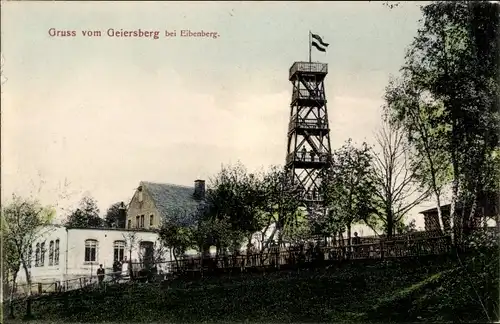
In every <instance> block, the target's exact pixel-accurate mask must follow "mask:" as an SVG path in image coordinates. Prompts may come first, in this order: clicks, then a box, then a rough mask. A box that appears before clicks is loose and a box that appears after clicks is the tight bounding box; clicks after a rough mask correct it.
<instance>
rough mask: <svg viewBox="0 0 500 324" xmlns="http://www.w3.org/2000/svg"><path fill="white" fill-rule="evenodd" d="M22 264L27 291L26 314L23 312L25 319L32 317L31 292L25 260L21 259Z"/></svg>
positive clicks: (29, 277) (29, 275) (29, 276)
mask: <svg viewBox="0 0 500 324" xmlns="http://www.w3.org/2000/svg"><path fill="white" fill-rule="evenodd" d="M22 264H23V268H24V273H25V275H26V284H27V285H28V293H27V296H26V314H25V316H24V317H25V319H32V318H33V314H32V312H31V301H32V300H31V296H32V293H31V274H30V272H29V270H28V265H27V264H26V262H25V261H24V260H23V261H22Z"/></svg>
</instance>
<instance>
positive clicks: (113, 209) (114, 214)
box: [104, 202, 125, 228]
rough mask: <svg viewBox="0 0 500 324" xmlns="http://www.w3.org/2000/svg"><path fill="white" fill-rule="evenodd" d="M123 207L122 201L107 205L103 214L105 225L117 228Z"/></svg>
mask: <svg viewBox="0 0 500 324" xmlns="http://www.w3.org/2000/svg"><path fill="white" fill-rule="evenodd" d="M124 208H125V205H124V203H123V202H116V203H114V204H112V205H111V206H109V208H108V210H107V211H106V215H105V216H104V224H105V226H106V227H111V228H118V227H119V226H120V222H121V220H120V219H121V217H122V216H123V215H122V212H123V210H124Z"/></svg>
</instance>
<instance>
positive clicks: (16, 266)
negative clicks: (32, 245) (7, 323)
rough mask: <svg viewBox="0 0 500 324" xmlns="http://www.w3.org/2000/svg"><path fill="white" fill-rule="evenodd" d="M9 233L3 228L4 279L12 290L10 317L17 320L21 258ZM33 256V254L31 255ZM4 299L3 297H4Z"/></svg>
mask: <svg viewBox="0 0 500 324" xmlns="http://www.w3.org/2000/svg"><path fill="white" fill-rule="evenodd" d="M11 235H12V234H11V233H9V231H7V230H4V227H3V226H2V238H3V260H2V263H3V265H2V267H3V269H4V270H6V272H4V275H6V276H5V277H4V278H3V279H4V280H5V281H6V282H7V284H8V285H7V286H8V287H9V288H10V293H9V317H10V318H15V316H14V304H13V297H14V290H15V288H16V280H17V275H18V273H19V270H21V258H20V257H19V253H18V249H16V244H15V240H14V239H13V237H11ZM30 254H31V253H30ZM2 297H3V296H2Z"/></svg>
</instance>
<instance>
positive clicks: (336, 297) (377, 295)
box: [18, 258, 498, 323]
mask: <svg viewBox="0 0 500 324" xmlns="http://www.w3.org/2000/svg"><path fill="white" fill-rule="evenodd" d="M497 263H498V262H497ZM463 271H464V270H463V267H461V266H460V265H459V264H458V263H457V261H456V260H453V259H449V258H439V259H435V258H433V259H426V260H423V259H420V260H417V259H412V260H403V261H398V262H387V261H386V262H380V261H379V262H376V263H365V262H356V263H349V264H343V265H339V266H336V267H332V268H330V269H322V270H301V271H299V272H297V271H288V272H277V273H264V274H246V275H241V276H226V277H222V278H203V279H199V280H196V281H180V280H175V281H172V282H170V283H168V284H167V285H158V284H135V285H131V284H123V285H119V286H118V285H117V286H112V287H108V288H107V289H106V291H100V292H84V291H73V292H68V293H65V294H61V295H58V296H47V297H43V298H40V299H39V300H36V301H35V302H34V303H33V312H34V314H35V316H36V317H37V319H38V320H39V321H40V320H41V321H65V322H123V323H125V322H158V321H161V322H175V323H178V322H197V323H198V322H240V321H241V322H401V321H405V322H410V321H411V322H414V321H420V320H425V321H455V320H477V321H486V320H487V318H486V317H485V315H484V314H483V315H482V317H481V314H482V313H484V312H482V308H481V306H480V304H479V303H477V302H474V300H472V301H470V302H468V299H467V298H465V299H464V298H462V299H464V300H462V299H460V298H458V299H457V296H455V295H456V293H457V292H458V293H459V294H469V295H470V292H471V290H470V287H469V288H468V286H467V285H466V284H465V283H464V281H459V282H458V283H457V282H455V281H456V280H455V279H454V278H456V276H457V275H463V274H464V273H463ZM497 273H498V272H497ZM490 279H491V278H490ZM493 279H495V280H497V281H498V277H496V278H493ZM454 280H455V281H454ZM458 284H460V285H461V286H457V285H458ZM457 287H460V289H458V288H457ZM490 288H491V287H490ZM490 291H491V289H490ZM448 295H449V296H448ZM443 300H444V302H445V305H444V306H443V305H442V303H443V302H442V301H443ZM455 300H458V301H457V302H456V303H455ZM446 303H447V304H446ZM436 305H441V306H442V307H441V308H439V307H438V308H436ZM19 306H21V305H19ZM457 307H458V308H459V309H458V310H457ZM462 308H465V309H466V310H467V312H468V313H470V314H472V315H471V316H472V317H471V316H469V317H470V318H466V317H464V318H458V319H457V316H456V314H462V313H464V312H462V311H461V309H462ZM22 311H23V310H22V309H19V310H18V312H20V313H21V314H22ZM461 316H462V315H461ZM37 322H38V321H37Z"/></svg>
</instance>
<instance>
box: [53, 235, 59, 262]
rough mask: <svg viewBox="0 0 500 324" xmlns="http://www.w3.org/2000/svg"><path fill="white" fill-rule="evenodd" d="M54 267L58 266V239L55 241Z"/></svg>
mask: <svg viewBox="0 0 500 324" xmlns="http://www.w3.org/2000/svg"><path fill="white" fill-rule="evenodd" d="M54 265H59V239H57V240H56V248H55V249H54Z"/></svg>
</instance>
